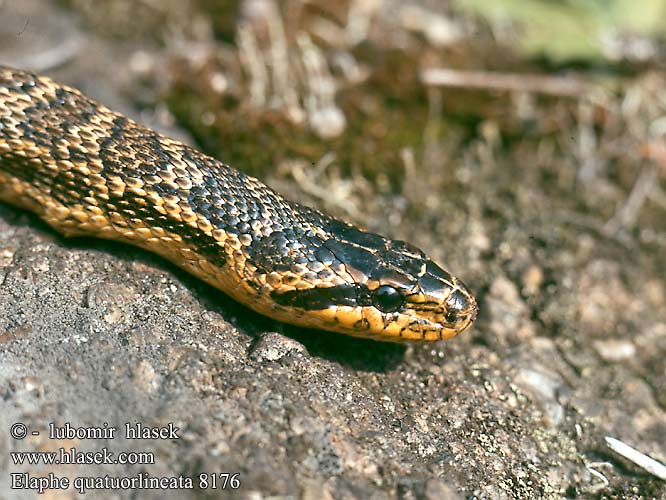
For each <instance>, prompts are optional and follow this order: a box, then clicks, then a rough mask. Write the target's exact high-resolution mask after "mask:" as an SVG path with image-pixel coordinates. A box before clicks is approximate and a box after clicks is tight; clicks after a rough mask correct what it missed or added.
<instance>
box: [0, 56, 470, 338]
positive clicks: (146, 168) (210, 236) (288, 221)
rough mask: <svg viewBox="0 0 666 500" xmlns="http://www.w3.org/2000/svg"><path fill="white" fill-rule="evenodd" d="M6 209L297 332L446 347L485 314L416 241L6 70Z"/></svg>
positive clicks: (1, 175) (1, 114) (1, 196)
mask: <svg viewBox="0 0 666 500" xmlns="http://www.w3.org/2000/svg"><path fill="white" fill-rule="evenodd" d="M0 201H3V202H6V203H8V204H11V205H14V206H16V207H18V208H19V209H24V210H28V211H31V212H34V213H35V214H37V216H38V217H39V218H41V219H42V220H43V221H44V222H46V223H47V224H48V225H49V226H51V227H52V228H53V229H55V230H56V232H58V233H60V234H62V235H63V236H65V237H95V238H102V239H106V240H114V241H120V242H124V243H128V244H131V245H135V246H138V247H141V248H143V249H145V250H148V251H149V252H152V253H155V254H157V255H159V256H161V257H163V258H165V259H167V260H168V261H170V262H172V263H174V264H176V265H177V266H179V267H181V268H183V269H185V270H186V271H187V272H189V273H191V274H193V275H194V276H196V277H198V278H200V279H202V280H203V281H205V282H207V283H209V284H210V285H212V286H213V287H215V288H216V289H218V290H220V291H221V292H223V293H225V294H227V295H228V296H230V297H232V298H233V299H234V300H236V301H237V302H239V303H241V304H244V305H245V306H247V307H249V308H250V309H252V310H254V311H256V312H258V313H259V314H262V315H265V316H268V317H270V318H273V319H276V320H278V321H280V322H284V323H289V324H293V325H297V326H300V327H305V328H311V329H316V330H322V331H330V332H337V333H343V334H347V335H352V336H357V337H366V338H370V339H374V340H382V341H396V342H399V341H411V342H419V341H437V340H441V339H448V338H451V337H453V336H455V335H457V334H458V333H461V332H463V331H465V330H466V329H467V328H468V327H469V326H470V325H471V324H472V323H473V321H474V320H475V318H476V315H477V309H478V307H477V302H476V299H475V298H474V296H473V295H472V293H471V292H470V291H469V290H468V288H467V287H466V286H465V284H464V283H463V282H462V281H461V280H460V279H458V278H456V277H454V276H452V275H451V274H450V273H449V272H448V271H446V270H445V269H444V268H443V267H440V266H439V265H438V264H436V263H435V262H434V261H433V260H432V259H431V258H429V257H428V256H427V255H426V254H425V253H424V252H423V251H421V250H420V249H418V248H416V247H415V246H413V245H411V244H409V243H406V242H404V241H401V240H393V239H389V238H386V237H384V236H381V235H379V234H375V233H372V232H369V231H365V230H363V229H360V228H358V227H356V226H354V225H352V224H349V223H347V222H344V221H342V220H340V219H337V218H334V217H331V216H329V215H326V214H325V213H323V212H321V211H319V210H316V209H313V208H310V207H307V206H305V205H301V204H298V203H295V202H292V201H289V200H287V199H286V198H284V197H283V196H281V195H280V194H278V193H276V192H275V191H273V190H272V189H270V188H269V187H268V186H266V185H265V184H263V183H262V182H261V181H259V180H257V179H256V178H254V177H251V176H249V175H247V174H245V173H243V172H241V171H238V170H236V169H234V168H232V167H230V166H228V165H226V164H224V163H223V162H221V161H218V160H216V159H214V158H212V157H209V156H207V155H205V154H203V153H201V152H198V151H197V150H195V149H194V148H192V147H190V146H187V145H185V144H183V143H181V142H178V141H176V140H173V139H170V138H167V137H166V136H163V135H161V134H159V133H157V132H155V131H153V130H151V129H149V128H146V127H144V126H142V125H140V124H138V123H137V122H135V121H133V120H132V119H130V118H127V117H125V116H123V115H122V114H120V113H117V112H114V111H111V110H110V109H108V108H107V107H105V106H104V105H103V104H100V103H98V102H96V101H95V100H93V99H91V98H89V97H87V96H85V95H84V94H83V93H81V92H80V91H79V90H77V89H75V88H72V87H69V86H67V85H63V84H60V83H57V82H55V81H53V80H52V79H50V78H48V77H46V76H40V75H37V74H34V73H31V72H28V71H24V70H19V69H13V68H9V67H4V66H0Z"/></svg>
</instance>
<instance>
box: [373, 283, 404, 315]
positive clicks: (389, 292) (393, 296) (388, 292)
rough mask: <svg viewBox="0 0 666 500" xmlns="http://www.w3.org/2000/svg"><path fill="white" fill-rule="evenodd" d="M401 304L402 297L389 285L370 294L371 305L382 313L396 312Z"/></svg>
mask: <svg viewBox="0 0 666 500" xmlns="http://www.w3.org/2000/svg"><path fill="white" fill-rule="evenodd" d="M402 303H403V299H402V295H401V294H400V292H399V291H398V290H396V289H395V288H393V287H392V286H389V285H382V286H380V287H379V288H377V290H375V291H374V293H373V294H372V304H373V305H374V306H375V307H376V308H377V309H379V310H380V311H382V312H385V313H389V312H394V311H397V310H398V309H399V308H400V306H401V305H402Z"/></svg>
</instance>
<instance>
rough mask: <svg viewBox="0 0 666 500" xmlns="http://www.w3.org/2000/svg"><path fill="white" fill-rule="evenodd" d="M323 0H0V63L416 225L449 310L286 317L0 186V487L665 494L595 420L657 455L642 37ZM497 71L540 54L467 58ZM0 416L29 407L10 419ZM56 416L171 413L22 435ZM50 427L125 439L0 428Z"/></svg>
mask: <svg viewBox="0 0 666 500" xmlns="http://www.w3.org/2000/svg"><path fill="white" fill-rule="evenodd" d="M334 5H335V6H334V7H331V6H330V4H329V3H327V2H323V1H322V2H319V1H315V0H312V1H304V0H293V1H288V2H283V3H281V4H280V5H276V4H274V3H273V2H271V1H269V0H248V1H244V2H234V1H226V2H215V1H206V0H198V1H195V0H190V1H185V2H182V1H175V0H173V1H172V0H167V1H165V2H153V1H148V0H144V1H140V2H131V1H115V2H93V1H92V0H87V1H86V0H70V1H62V2H49V1H46V0H43V1H40V0H29V1H27V0H26V1H24V2H7V1H5V2H3V1H1V0H0V64H7V65H12V66H17V67H21V68H25V69H31V70H35V71H39V72H42V73H46V74H48V75H50V76H52V77H54V78H56V79H58V80H60V81H62V82H65V83H68V84H71V85H73V86H76V87H78V88H80V89H81V90H83V91H84V92H86V93H87V94H89V95H91V96H92V97H94V98H96V99H98V100H99V101H101V102H103V103H105V104H107V105H108V106H109V107H111V108H113V109H116V110H119V111H122V112H124V113H126V114H128V115H129V116H132V117H134V118H135V119H137V120H139V121H140V122H142V123H144V124H147V125H149V126H151V127H153V128H156V129H158V130H160V131H162V132H164V133H166V134H167V135H170V136H172V137H176V138H178V139H180V140H183V141H186V142H188V143H190V144H192V145H194V146H196V147H198V148H200V149H203V150H204V151H205V152H207V153H209V154H212V155H214V156H216V157H217V158H219V159H221V160H223V161H225V162H226V163H229V164H231V165H233V166H234V167H236V168H238V169H241V170H245V171H247V172H250V173H251V174H253V175H256V176H258V177H260V178H261V179H262V180H264V181H266V182H267V183H268V184H269V185H271V186H272V187H274V188H275V189H277V190H279V191H280V192H283V193H284V194H285V195H287V196H288V197H290V198H292V199H294V200H297V201H300V202H304V203H306V204H309V205H312V206H316V207H318V208H321V209H324V210H326V211H328V212H330V213H332V214H333V215H335V216H338V217H342V218H344V219H346V220H349V221H351V222H354V223H356V224H358V225H360V226H363V227H366V228H368V229H370V230H373V231H377V232H381V233H383V234H387V235H389V236H391V237H395V238H399V239H404V240H408V241H410V242H412V243H414V244H416V245H417V246H419V247H421V248H423V249H424V250H425V251H426V252H427V253H429V254H430V255H431V256H433V257H434V258H435V260H437V261H439V262H441V263H443V264H444V265H445V267H446V268H447V269H449V270H450V271H452V272H453V273H454V274H456V275H457V276H460V277H461V278H463V280H464V281H465V282H466V283H467V285H468V286H469V288H470V289H471V290H473V291H474V292H475V294H476V296H477V299H478V301H479V306H480V314H479V317H478V319H477V322H476V323H475V325H474V327H473V328H472V330H470V331H469V332H466V333H465V334H463V335H461V336H459V337H458V338H455V339H453V340H450V341H446V342H439V343H435V344H430V345H416V346H411V345H395V344H382V343H375V342H371V341H365V340H359V339H354V338H348V337H345V336H341V335H336V334H330V333H325V332H321V331H309V330H302V329H298V328H295V327H291V326H286V325H283V324H279V323H276V322H274V321H271V320H269V319H267V318H263V317H259V316H257V315H256V314H254V313H252V312H251V311H249V310H247V309H246V308H244V307H242V306H240V305H238V304H237V303H235V302H233V301H232V300H230V299H228V298H227V297H225V296H224V295H223V294H221V293H220V292H218V291H216V290H215V289H213V288H211V287H208V286H207V285H205V284H203V283H202V282H200V281H198V280H196V279H195V278H193V277H190V276H189V275H187V274H185V273H183V272H182V271H180V270H178V269H176V268H175V267H174V266H172V265H170V264H169V263H167V262H165V261H163V260H161V259H159V258H158V257H155V256H153V255H151V254H148V253H146V252H143V251H141V250H138V249H135V248H132V247H127V246H123V245H116V244H111V243H109V242H102V241H95V240H87V239H79V240H71V241H70V240H66V239H64V238H62V237H60V236H59V235H58V234H56V233H55V232H53V231H52V230H50V229H49V228H48V227H47V226H46V225H45V224H43V223H42V222H40V221H39V220H38V219H37V218H36V217H34V216H32V215H31V214H28V213H25V212H23V211H20V210H18V209H15V208H13V207H10V206H7V205H0V396H1V397H0V429H1V431H0V469H2V470H3V472H2V475H1V476H0V498H2V499H5V498H6V499H12V498H34V497H36V496H37V494H36V492H35V491H34V489H32V490H31V489H20V488H18V487H16V486H17V485H16V484H14V486H15V487H14V488H12V481H16V480H17V479H16V478H15V476H14V479H12V476H11V475H10V473H26V474H30V475H31V476H32V477H37V476H42V477H43V476H47V475H48V474H49V473H52V474H53V475H54V476H57V477H60V478H63V477H64V478H68V479H69V480H70V482H71V483H72V484H74V480H75V479H78V480H79V483H77V484H80V482H82V481H84V480H83V479H81V478H90V477H98V478H104V477H107V478H110V479H113V478H121V477H124V478H128V479H132V478H134V479H136V478H139V477H142V474H144V475H145V474H147V475H150V476H152V477H162V478H167V479H168V478H173V480H176V479H180V480H182V479H183V478H193V485H192V488H191V489H186V490H171V489H166V490H160V489H144V490H136V491H131V490H129V489H123V488H118V489H101V486H100V485H99V484H98V485H97V488H100V489H95V487H96V486H95V484H92V483H90V481H88V482H87V483H85V482H84V484H83V485H84V486H87V488H88V493H87V494H86V498H104V499H106V498H141V499H144V498H156V499H157V498H247V499H261V498H304V499H326V498H335V499H338V498H343V499H347V498H349V499H351V498H376V499H384V498H386V499H394V498H400V499H412V498H414V499H417V498H425V499H442V498H444V499H493V500H494V499H513V498H516V499H532V498H546V499H555V498H557V499H559V498H599V499H659V498H666V482H664V480H660V479H658V478H657V477H656V476H655V475H653V474H650V473H648V472H646V471H645V470H643V469H641V468H640V467H638V466H636V465H635V464H633V463H632V462H630V461H628V460H626V459H624V458H622V457H621V456H619V455H618V454H617V453H615V452H614V451H612V450H611V449H610V448H609V447H608V446H607V444H606V441H605V438H606V437H612V438H616V439H618V440H620V441H622V442H624V443H626V444H628V445H630V446H632V447H633V448H636V449H637V450H639V451H640V452H642V453H644V454H647V455H649V456H651V457H652V458H653V459H655V460H657V461H660V462H661V463H666V280H665V279H664V277H665V276H666V259H664V255H665V253H666V201H665V200H666V181H665V179H666V149H664V144H666V142H665V141H664V135H665V134H666V125H665V124H666V100H664V94H663V89H664V87H665V84H666V77H664V74H663V69H664V68H663V63H661V62H660V61H663V60H664V59H663V57H661V56H662V55H663V53H661V52H659V50H661V49H660V48H659V46H657V49H656V50H657V53H656V54H657V55H655V56H654V58H653V59H648V60H647V61H646V60H642V61H640V62H636V61H635V60H633V59H631V57H629V56H627V57H625V58H624V59H622V60H620V61H615V62H613V63H612V64H611V63H609V65H608V66H606V67H604V68H603V69H602V70H599V68H598V67H596V66H595V65H593V64H590V65H585V64H580V65H572V66H570V67H569V66H567V67H563V66H557V67H551V68H549V69H548V71H546V69H544V68H545V67H546V66H547V65H546V63H544V62H543V61H535V59H534V58H528V57H526V56H524V55H520V54H518V53H516V52H515V51H512V47H511V46H510V44H508V42H507V39H511V37H510V36H508V35H506V33H505V38H502V37H500V36H499V35H498V34H497V33H498V32H497V31H493V29H492V28H493V27H492V26H489V25H488V24H487V23H484V22H483V21H482V20H480V19H478V18H476V17H474V16H472V15H469V14H466V15H463V14H461V13H459V12H457V11H455V10H454V9H452V8H451V7H450V6H449V5H448V4H447V5H445V6H442V5H440V2H427V1H423V2H419V3H410V4H407V3H405V2H398V1H397V0H383V1H382V0H376V1H369V0H365V1H361V0H357V1H349V2H347V1H345V2H339V3H335V4H334ZM437 67H448V68H457V69H459V70H460V71H461V73H459V74H458V76H460V75H462V76H463V77H464V78H467V79H468V81H472V80H473V79H472V77H470V75H469V74H468V73H464V72H463V71H472V70H474V71H481V70H482V72H483V73H482V80H483V82H482V84H481V85H480V86H479V88H476V89H471V88H470V86H471V85H463V87H462V88H461V87H460V86H456V85H447V86H444V87H442V86H440V84H436V83H433V81H432V80H429V79H428V78H429V77H428V76H427V74H425V73H424V70H425V69H427V68H437ZM521 72H522V73H523V74H534V73H537V72H538V73H541V75H542V76H543V75H546V76H547V77H548V78H552V79H553V80H539V79H536V80H531V79H529V78H518V79H517V80H514V83H515V85H514V84H512V85H514V87H511V85H509V87H510V88H505V87H506V86H507V83H506V81H505V80H502V79H501V78H499V79H498V78H497V75H498V74H505V73H511V74H521ZM572 75H573V76H572ZM563 82H564V83H563ZM516 85H517V88H515V86H516ZM550 85H552V87H550ZM15 423H23V424H25V425H26V426H27V429H28V430H29V431H30V432H32V431H35V432H38V433H39V434H38V435H32V434H29V435H28V436H27V437H25V438H24V439H15V438H14V437H12V435H10V429H12V433H13V432H14V430H15V428H14V427H12V426H13V424H15ZM66 423H69V424H71V425H72V426H74V427H102V426H104V425H105V424H106V425H108V426H111V427H118V428H119V429H121V430H122V429H124V426H125V424H126V423H129V424H131V425H133V424H135V423H140V424H142V425H144V426H148V427H165V428H168V426H169V425H170V424H171V425H172V429H175V428H177V432H176V435H175V436H174V435H173V434H172V435H169V436H165V438H164V439H155V438H151V439H142V440H128V439H123V438H122V437H121V438H116V439H96V440H91V439H79V438H77V437H76V436H75V437H68V436H64V437H61V438H58V439H50V438H49V425H50V424H53V425H54V426H57V427H59V428H63V427H64V426H65V425H66ZM119 432H121V431H119ZM72 447H75V448H76V449H78V450H90V451H99V450H101V449H102V448H106V449H108V450H109V451H111V452H113V453H115V454H117V453H120V452H125V451H130V452H147V453H151V454H152V455H151V456H152V457H154V463H147V464H136V465H121V464H106V465H74V464H69V465H66V464H59V465H51V466H44V465H39V466H38V465H27V464H23V465H17V464H16V463H14V462H15V456H12V455H10V452H16V451H56V452H57V451H58V450H60V449H65V450H69V449H70V448H72ZM223 473H230V474H234V473H238V476H237V478H238V479H239V482H240V487H239V488H238V489H233V488H232V487H231V486H230V485H229V484H227V485H226V488H224V489H223V488H222V487H221V482H222V479H223V477H224V476H221V475H220V474H223ZM22 477H24V478H25V476H22ZM213 478H215V480H216V481H218V483H217V484H216V485H215V486H213V485H212V483H211V481H212V479H213ZM77 496H78V495H77V493H76V489H75V488H74V487H73V486H70V487H69V488H64V489H60V490H58V489H49V490H48V491H46V493H45V494H44V495H43V496H41V498H58V499H60V498H75V497H77Z"/></svg>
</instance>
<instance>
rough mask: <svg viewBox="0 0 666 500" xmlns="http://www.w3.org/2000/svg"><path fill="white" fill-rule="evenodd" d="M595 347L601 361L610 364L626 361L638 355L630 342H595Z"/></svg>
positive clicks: (614, 340) (618, 340)
mask: <svg viewBox="0 0 666 500" xmlns="http://www.w3.org/2000/svg"><path fill="white" fill-rule="evenodd" d="M593 345H594V348H595V349H596V350H597V353H598V354H599V356H601V359H603V360H604V361H607V362H609V363H617V362H618V361H624V360H625V359H629V358H633V357H634V356H635V355H636V347H635V346H634V344H633V343H632V342H630V341H628V340H621V339H617V340H616V339H610V340H595V341H594V342H593Z"/></svg>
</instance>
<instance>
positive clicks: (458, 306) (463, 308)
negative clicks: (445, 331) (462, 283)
mask: <svg viewBox="0 0 666 500" xmlns="http://www.w3.org/2000/svg"><path fill="white" fill-rule="evenodd" d="M446 308H447V311H446V321H447V323H449V324H451V325H453V326H454V327H455V328H456V330H459V331H462V330H464V329H466V328H467V327H468V326H469V325H470V323H472V322H473V321H474V320H475V319H476V314H477V310H478V307H477V305H476V300H475V299H474V296H473V295H472V294H471V293H469V292H468V291H467V290H466V289H465V288H457V289H455V290H454V291H453V292H452V293H451V294H450V295H449V297H448V298H447V299H446Z"/></svg>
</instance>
